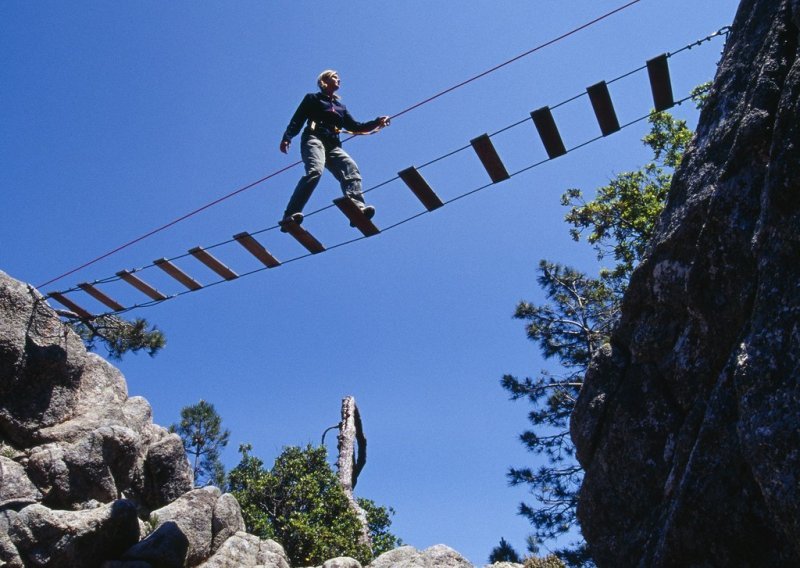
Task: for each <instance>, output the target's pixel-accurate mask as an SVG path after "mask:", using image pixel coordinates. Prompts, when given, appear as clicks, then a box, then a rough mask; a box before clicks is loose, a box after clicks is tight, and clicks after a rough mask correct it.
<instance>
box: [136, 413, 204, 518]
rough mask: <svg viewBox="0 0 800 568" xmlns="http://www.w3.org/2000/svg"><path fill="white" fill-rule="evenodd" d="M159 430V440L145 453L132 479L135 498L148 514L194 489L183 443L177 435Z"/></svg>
mask: <svg viewBox="0 0 800 568" xmlns="http://www.w3.org/2000/svg"><path fill="white" fill-rule="evenodd" d="M161 430H162V431H163V432H162V433H163V438H161V439H160V440H158V441H157V442H155V443H153V444H152V445H151V446H150V447H149V448H148V449H147V453H146V455H145V457H144V460H143V462H142V463H141V465H140V467H139V470H138V471H137V475H136V479H137V483H136V491H137V494H138V496H139V498H140V500H141V502H142V503H143V504H144V505H145V506H146V507H147V508H148V509H150V510H153V509H158V508H159V507H163V506H165V505H166V504H168V503H171V502H173V501H174V500H175V499H177V498H178V497H180V496H181V495H183V494H184V493H186V492H187V491H190V490H191V489H192V487H194V475H193V473H192V468H191V467H190V466H189V461H188V460H187V458H186V450H184V448H183V441H182V440H181V438H180V436H178V435H177V434H168V433H167V431H166V430H165V429H163V428H162V429H161Z"/></svg>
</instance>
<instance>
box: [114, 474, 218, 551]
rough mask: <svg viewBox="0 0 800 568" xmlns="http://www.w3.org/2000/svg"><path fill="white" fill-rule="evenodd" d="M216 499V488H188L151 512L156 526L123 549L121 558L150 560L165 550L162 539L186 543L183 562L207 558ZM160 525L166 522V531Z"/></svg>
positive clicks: (211, 539) (211, 540)
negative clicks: (167, 527) (123, 554)
mask: <svg viewBox="0 0 800 568" xmlns="http://www.w3.org/2000/svg"><path fill="white" fill-rule="evenodd" d="M219 498H220V491H219V489H217V488H216V487H204V488H202V489H195V490H193V491H189V492H188V493H186V494H185V495H182V496H181V497H179V498H178V499H176V500H175V501H173V502H172V503H170V504H169V505H167V506H165V507H162V508H161V509H157V510H155V511H153V513H152V518H153V519H154V520H156V521H157V522H158V528H157V529H156V531H155V532H154V533H153V534H152V535H150V536H149V537H148V538H146V539H145V540H143V541H142V542H140V543H139V544H137V545H136V546H135V547H134V549H132V550H129V551H127V552H126V553H125V559H126V560H146V561H148V562H152V561H153V559H154V558H160V556H158V555H159V554H160V553H162V552H164V551H165V549H166V548H167V547H166V546H165V543H166V542H172V541H175V542H182V541H183V539H185V540H186V543H187V546H186V552H185V561H186V562H187V563H188V564H189V565H190V566H194V565H195V564H198V563H200V562H201V561H203V560H205V559H206V558H208V557H210V556H211V544H212V542H213V529H212V519H213V515H214V508H215V505H216V504H217V501H218V500H219ZM164 524H168V525H169V530H167V529H161V525H164ZM159 529H161V530H159Z"/></svg>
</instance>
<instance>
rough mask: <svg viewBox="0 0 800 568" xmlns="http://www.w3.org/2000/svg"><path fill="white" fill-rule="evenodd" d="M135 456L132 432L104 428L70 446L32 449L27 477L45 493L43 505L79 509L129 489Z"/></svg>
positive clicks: (104, 500)
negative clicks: (28, 475)
mask: <svg viewBox="0 0 800 568" xmlns="http://www.w3.org/2000/svg"><path fill="white" fill-rule="evenodd" d="M138 453H139V441H138V437H137V436H136V433H135V432H133V431H132V430H130V429H128V428H125V427H123V426H104V427H102V428H99V429H97V430H94V431H93V432H90V433H89V434H88V435H87V436H86V437H85V438H82V439H80V440H77V441H76V442H75V443H72V444H61V445H57V444H48V445H46V446H42V447H38V448H33V449H32V450H31V455H30V458H29V460H28V473H29V474H30V476H31V478H32V479H34V480H35V481H36V483H37V484H38V485H39V487H42V488H43V489H44V490H45V492H46V495H45V497H44V499H43V503H44V504H46V505H48V506H50V507H54V508H60V509H81V508H86V507H89V506H92V504H93V503H108V502H109V501H113V500H114V499H117V498H119V496H120V495H121V493H122V492H123V491H125V490H127V489H128V487H129V486H130V485H131V481H132V477H133V466H134V464H135V463H136V457H137V455H138Z"/></svg>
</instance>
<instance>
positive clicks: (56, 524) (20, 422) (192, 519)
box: [0, 272, 288, 568]
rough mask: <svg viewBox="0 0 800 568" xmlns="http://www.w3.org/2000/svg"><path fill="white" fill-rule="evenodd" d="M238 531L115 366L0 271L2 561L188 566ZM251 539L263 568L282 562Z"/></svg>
mask: <svg viewBox="0 0 800 568" xmlns="http://www.w3.org/2000/svg"><path fill="white" fill-rule="evenodd" d="M145 521H148V522H149V523H150V524H151V525H153V526H151V527H150V528H151V529H152V533H151V534H149V535H145V534H143V532H145V531H143V529H142V527H143V526H146V523H145ZM243 530H244V521H243V519H242V514H241V510H240V508H239V504H238V503H237V502H236V500H235V499H234V498H233V497H232V496H231V495H227V494H226V495H222V494H221V493H220V491H219V490H218V489H216V488H212V487H209V488H204V489H193V479H192V470H191V467H190V466H189V462H188V460H187V459H186V453H185V451H184V449H183V443H182V441H181V439H180V438H179V437H178V436H177V435H175V434H170V433H169V432H167V430H166V429H164V428H162V427H161V426H158V425H156V424H153V421H152V413H151V410H150V405H149V404H148V403H147V401H146V400H144V399H143V398H141V397H128V392H127V385H126V383H125V379H124V378H123V377H122V375H121V373H120V372H119V370H117V369H116V368H115V367H113V366H112V365H110V364H109V363H108V362H106V361H105V360H103V359H102V358H101V357H99V356H97V355H95V354H93V353H88V352H87V351H86V348H85V347H84V345H83V342H82V341H81V340H80V338H78V336H77V335H76V334H75V333H73V332H72V331H71V330H70V329H69V328H68V327H67V326H65V325H64V324H63V323H62V322H61V321H60V319H59V318H58V316H57V315H56V314H55V312H54V311H53V310H52V309H51V308H50V307H49V306H48V305H47V303H46V302H45V301H44V300H43V298H42V297H41V295H40V294H39V293H38V292H37V291H36V290H34V289H33V288H32V287H30V286H27V285H25V284H23V283H22V282H18V281H16V280H14V279H12V278H10V277H9V276H7V275H6V274H4V273H2V272H0V565H7V566H10V567H14V568H17V567H35V566H49V567H60V566H64V567H75V566H81V567H87V568H91V567H93V566H101V565H107V566H115V565H116V566H125V567H127V568H149V567H152V566H177V567H183V566H197V565H199V564H201V563H203V562H205V561H207V560H209V559H210V558H212V557H216V554H215V553H216V552H218V550H221V549H223V548H226V547H225V545H226V543H227V542H228V541H229V540H231V538H233V537H234V536H237V535H241V534H243V533H241V531H243ZM248 536H249V535H248ZM143 537H146V538H143ZM237 538H238V540H241V538H242V537H241V536H237ZM252 539H255V541H256V545H255V550H256V555H255V556H254V558H255V559H256V560H258V561H259V562H260V563H261V564H264V565H270V564H268V563H267V559H269V562H271V565H273V566H276V567H281V568H284V567H285V566H288V563H287V562H286V559H285V555H284V554H283V550H282V549H281V548H280V546H279V545H277V544H276V543H272V542H270V541H261V540H259V539H257V538H255V537H252ZM234 544H235V542H234V543H232V544H231V545H229V546H228V547H227V548H226V549H232V548H234V546H233V545H234ZM281 559H282V560H283V564H281ZM262 560H263V562H261V561H262ZM209 561H210V560H209ZM215 562H217V563H216V564H214V563H212V564H210V565H219V566H222V565H227V566H234V565H236V566H248V564H235V563H232V562H233V561H231V562H228V563H227V564H225V563H220V562H221V561H215ZM252 565H253V566H256V565H257V564H252Z"/></svg>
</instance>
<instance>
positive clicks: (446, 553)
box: [368, 544, 473, 568]
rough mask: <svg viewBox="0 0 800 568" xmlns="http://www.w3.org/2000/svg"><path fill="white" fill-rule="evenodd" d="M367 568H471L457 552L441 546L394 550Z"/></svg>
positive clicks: (409, 547)
mask: <svg viewBox="0 0 800 568" xmlns="http://www.w3.org/2000/svg"><path fill="white" fill-rule="evenodd" d="M368 568H473V565H472V564H471V563H470V562H469V561H468V560H467V559H466V558H464V557H463V556H461V555H460V554H459V553H458V552H456V551H455V550H453V549H452V548H450V547H448V546H445V545H443V544H437V545H435V546H431V547H430V548H426V549H425V550H423V551H421V552H420V551H419V550H417V549H416V548H414V547H412V546H401V547H400V548H395V549H394V550H390V551H389V552H386V553H384V554H381V555H380V556H379V557H378V558H376V559H375V560H373V561H372V562H371V563H370V564H369V566H368Z"/></svg>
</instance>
